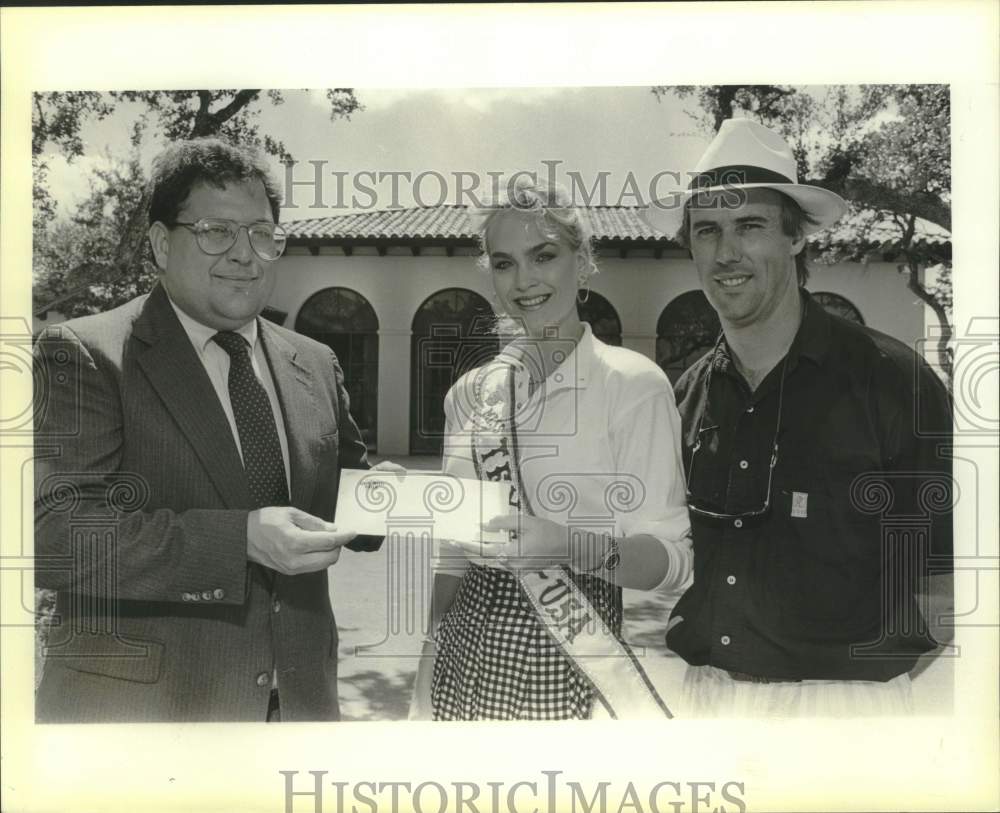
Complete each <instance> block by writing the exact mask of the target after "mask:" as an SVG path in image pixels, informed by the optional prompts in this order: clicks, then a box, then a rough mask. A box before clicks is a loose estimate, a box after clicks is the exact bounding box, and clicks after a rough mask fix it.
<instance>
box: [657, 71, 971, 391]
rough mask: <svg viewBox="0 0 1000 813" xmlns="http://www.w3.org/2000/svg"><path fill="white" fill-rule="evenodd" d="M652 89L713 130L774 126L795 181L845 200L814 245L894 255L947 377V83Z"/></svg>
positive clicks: (828, 257) (840, 253) (853, 254)
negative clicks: (930, 328) (689, 103)
mask: <svg viewBox="0 0 1000 813" xmlns="http://www.w3.org/2000/svg"><path fill="white" fill-rule="evenodd" d="M652 90H653V93H654V94H655V95H656V96H657V98H661V97H663V96H666V95H674V96H676V97H678V98H682V99H685V98H692V99H695V100H696V101H697V103H698V107H699V111H698V112H697V113H695V114H694V115H695V117H696V118H697V119H698V120H699V121H700V123H701V124H702V126H703V127H704V128H705V129H706V130H708V131H709V132H714V131H717V130H718V129H719V127H720V126H721V125H722V122H723V121H724V120H725V119H727V118H732V117H734V116H746V117H748V118H754V119H756V120H758V121H760V122H761V123H762V124H764V125H766V126H768V127H771V128H773V129H775V130H777V131H778V132H780V133H781V134H782V135H783V136H784V137H785V138H786V140H787V141H788V142H789V144H790V146H791V147H792V151H793V153H794V154H795V158H796V162H797V164H798V173H799V178H800V179H801V180H803V181H804V182H806V183H812V184H816V185H818V186H823V187H826V188H827V189H831V190H832V191H834V192H837V193H838V194H840V195H842V196H843V197H844V198H846V199H847V200H848V201H849V202H850V205H851V211H850V213H849V214H848V215H847V216H846V217H845V218H844V220H843V221H842V224H841V225H839V226H837V227H835V228H834V229H832V230H830V231H828V232H826V233H824V235H822V236H821V237H820V239H819V242H817V243H816V244H815V248H817V249H818V250H819V259H820V260H821V261H822V262H828V263H833V262H839V261H842V260H854V261H860V262H864V261H867V260H868V259H870V258H871V257H878V258H881V259H885V260H888V261H890V262H895V263H896V264H897V268H898V270H899V271H900V272H901V273H905V274H906V275H907V277H908V287H909V289H910V291H912V292H913V293H914V294H915V295H916V296H917V297H919V298H920V299H921V300H922V301H923V302H924V303H925V304H926V305H927V306H928V307H930V308H931V310H932V311H933V312H934V314H935V315H936V316H937V319H938V322H939V323H940V325H941V336H940V338H939V340H938V346H937V357H938V358H937V362H938V366H939V367H940V369H941V370H942V372H943V373H944V374H945V376H946V378H947V379H948V380H949V381H950V380H951V374H952V364H951V353H950V349H949V346H948V345H949V341H950V339H951V336H952V327H951V249H950V236H949V235H948V234H947V232H950V230H951V109H950V94H949V89H948V86H947V85H862V86H860V87H857V88H850V87H845V86H831V87H828V88H827V89H826V92H825V95H823V96H817V95H813V94H810V93H806V92H804V91H803V90H801V89H798V88H795V87H792V86H787V85H711V86H703V87H696V86H690V85H683V86H678V87H654V88H653V89H652ZM935 226H936V227H940V228H935ZM929 270H931V271H933V272H934V273H933V274H928V271H929ZM931 276H933V277H934V282H933V283H931V284H929V283H928V281H927V280H928V278H929V277H931Z"/></svg>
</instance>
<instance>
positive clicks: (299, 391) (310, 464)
mask: <svg viewBox="0 0 1000 813" xmlns="http://www.w3.org/2000/svg"><path fill="white" fill-rule="evenodd" d="M257 324H258V328H259V336H260V340H261V341H262V342H263V345H264V354H265V355H266V356H267V361H268V365H269V366H270V368H271V378H272V379H273V381H274V388H275V390H277V393H278V400H279V401H280V402H281V411H282V413H283V414H284V419H285V437H286V438H287V439H288V464H289V467H290V468H291V472H290V473H291V482H292V488H291V493H290V497H291V503H292V505H294V506H297V507H299V508H301V509H302V510H304V511H308V510H309V507H310V505H311V504H312V497H313V492H314V490H315V487H316V456H317V454H318V443H319V439H320V422H319V417H318V416H319V412H318V410H319V402H318V400H317V398H316V380H315V377H314V375H313V372H312V371H311V370H310V369H309V368H307V367H306V366H305V365H303V364H302V363H301V362H300V361H299V360H298V357H297V356H298V354H297V352H296V350H295V347H294V346H292V345H291V344H290V343H289V342H288V341H287V340H286V339H285V338H284V337H282V336H281V334H280V333H278V331H277V330H275V329H274V327H273V326H272V325H271V323H270V322H268V321H267V320H266V319H260V320H258V323H257Z"/></svg>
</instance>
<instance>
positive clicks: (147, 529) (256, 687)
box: [35, 139, 381, 722]
mask: <svg viewBox="0 0 1000 813" xmlns="http://www.w3.org/2000/svg"><path fill="white" fill-rule="evenodd" d="M151 184H152V187H151V190H152V199H151V204H150V210H149V222H150V226H149V240H150V243H151V245H152V249H153V254H154V257H155V259H156V263H157V265H158V267H159V269H160V280H159V282H158V284H157V285H156V286H155V287H154V288H153V290H152V291H151V292H150V293H149V294H147V295H145V296H141V297H138V298H137V299H134V300H132V301H131V302H129V303H127V304H125V305H122V306H121V307H119V308H116V309H115V310H112V311H109V312H107V313H103V314H99V315H95V316H87V317H83V318H80V319H74V320H71V321H69V322H65V323H63V324H60V325H56V326H53V327H51V328H49V329H47V330H46V331H45V332H44V333H43V334H42V335H41V336H40V337H39V339H38V341H37V343H36V348H35V359H36V365H37V366H36V409H35V412H36V426H35V432H36V455H35V478H36V480H35V482H36V494H35V553H36V558H37V565H36V584H37V586H38V587H44V588H50V589H54V590H56V591H58V597H57V605H56V622H55V624H54V626H53V628H52V630H51V632H50V636H49V640H48V649H47V658H46V663H45V668H44V674H43V676H42V679H41V683H40V685H39V688H38V693H37V697H36V719H37V720H38V721H39V722H112V721H116V722H122V721H194V720H214V721H227V720H246V721H253V720H257V721H264V720H265V719H268V720H276V719H284V720H286V721H287V720H335V719H338V717H339V708H338V704H337V685H336V683H337V628H336V624H335V622H334V618H333V612H332V610H331V607H330V600H329V594H328V586H327V573H326V570H327V568H328V567H329V566H330V565H332V564H334V563H335V562H336V561H337V559H338V557H339V556H340V550H341V548H342V547H344V546H345V545H346V546H347V547H350V548H352V549H354V550H375V549H377V548H378V547H379V546H380V544H381V539H380V538H372V537H356V534H355V533H353V532H352V531H351V530H350V529H346V528H337V527H335V526H334V525H332V524H331V523H330V520H331V519H332V518H333V515H334V509H335V504H336V494H337V484H338V476H339V471H340V469H341V468H343V467H347V468H368V461H367V458H366V449H365V445H364V443H363V442H362V440H361V437H360V433H359V431H358V427H357V426H356V425H355V423H354V421H353V420H352V418H351V416H350V414H349V412H348V398H347V393H346V390H345V388H344V378H343V374H342V372H341V369H340V366H339V364H338V362H337V359H336V357H335V356H334V354H333V353H332V352H331V350H330V349H329V348H327V347H326V346H324V345H322V344H319V343H317V342H314V341H312V340H310V339H308V338H305V337H303V336H300V335H298V334H296V333H294V332H292V331H289V330H285V329H282V328H280V327H277V326H275V325H273V324H271V323H270V322H267V321H264V320H261V319H259V318H258V316H259V314H260V312H261V311H262V309H263V308H264V305H265V303H266V302H267V300H268V298H269V297H270V295H271V292H272V290H273V288H274V283H275V274H276V268H275V261H276V260H277V259H278V257H280V255H281V253H282V251H283V250H284V245H285V236H284V232H283V231H282V230H281V227H280V226H278V225H277V221H278V215H279V207H280V195H279V193H278V189H277V186H276V184H275V183H274V181H273V180H272V178H271V177H270V176H269V174H268V170H267V167H266V165H265V164H264V163H263V162H262V161H261V160H260V158H259V157H258V156H257V155H256V154H254V153H252V152H250V151H248V150H244V149H242V148H238V147H235V146H232V145H230V144H228V143H225V142H223V141H220V140H215V139H198V140H194V141H188V142H179V143H175V144H173V145H172V146H171V147H170V148H168V149H167V150H166V151H165V152H164V153H163V154H162V155H161V156H160V157H159V158H158V159H157V161H156V162H155V164H154V168H153V177H152V180H151Z"/></svg>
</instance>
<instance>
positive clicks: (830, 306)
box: [811, 291, 865, 325]
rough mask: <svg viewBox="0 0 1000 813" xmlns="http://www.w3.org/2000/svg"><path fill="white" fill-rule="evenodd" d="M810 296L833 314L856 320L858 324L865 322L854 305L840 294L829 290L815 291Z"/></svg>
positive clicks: (852, 320)
mask: <svg viewBox="0 0 1000 813" xmlns="http://www.w3.org/2000/svg"><path fill="white" fill-rule="evenodd" d="M811 296H812V298H813V299H815V300H816V301H817V302H818V303H819V304H820V305H822V306H823V307H824V308H825V309H826V310H827V311H828V312H829V313H832V314H833V315H834V316H840V317H842V318H844V319H847V320H848V321H851V322H857V323H858V324H859V325H863V324H864V323H865V320H864V318H863V317H862V316H861V311H859V310H858V309H857V308H855V307H854V305H853V303H852V302H851V300H849V299H846V298H845V297H842V296H841V295H840V294H834V293H831V292H830V291H817V292H815V293H813V294H811Z"/></svg>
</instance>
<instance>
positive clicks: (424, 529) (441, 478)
mask: <svg viewBox="0 0 1000 813" xmlns="http://www.w3.org/2000/svg"><path fill="white" fill-rule="evenodd" d="M379 465H380V466H382V464H379ZM392 465H393V468H391V469H386V468H379V467H377V468H375V469H371V470H367V471H362V470H344V471H343V472H341V477H340V490H339V492H338V495H337V516H336V523H337V525H338V527H341V528H350V529H351V530H353V531H356V532H357V533H359V534H375V535H387V536H390V537H393V536H395V537H397V538H403V537H408V536H411V535H412V536H413V537H414V538H417V539H420V538H425V537H428V536H429V537H430V538H432V539H435V540H448V541H454V542H456V543H465V544H468V545H470V546H472V547H478V546H479V545H480V544H481V543H487V544H488V543H496V542H502V541H506V539H507V538H508V534H507V533H506V532H505V531H501V530H496V531H485V530H483V524H484V523H485V522H486V521H487V520H489V519H490V518H492V517H495V516H497V515H499V514H503V513H506V512H507V511H509V507H508V505H507V498H508V494H509V486H508V485H507V484H506V483H491V482H484V481H481V480H472V479H468V478H462V477H452V476H450V475H447V474H443V473H441V472H428V471H412V470H410V471H407V470H405V469H402V468H401V467H397V466H395V464H392Z"/></svg>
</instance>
